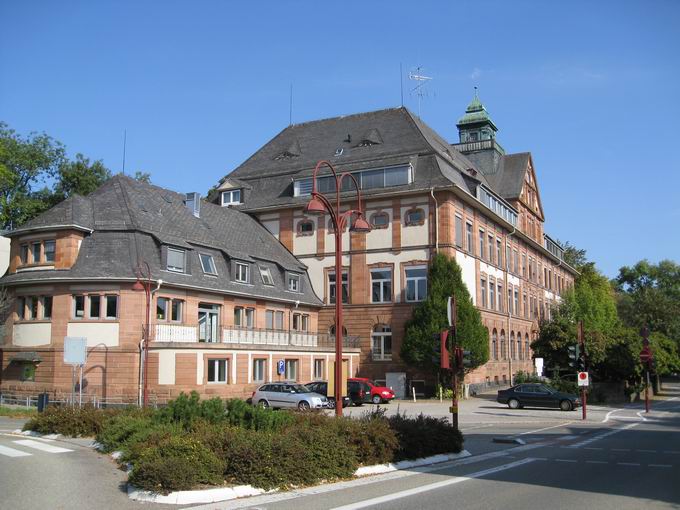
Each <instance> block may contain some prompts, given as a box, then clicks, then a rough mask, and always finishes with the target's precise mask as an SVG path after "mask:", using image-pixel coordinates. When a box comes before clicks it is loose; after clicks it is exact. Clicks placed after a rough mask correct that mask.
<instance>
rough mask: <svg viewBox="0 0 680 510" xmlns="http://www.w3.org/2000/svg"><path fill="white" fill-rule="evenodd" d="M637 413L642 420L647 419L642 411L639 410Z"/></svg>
mask: <svg viewBox="0 0 680 510" xmlns="http://www.w3.org/2000/svg"><path fill="white" fill-rule="evenodd" d="M635 414H636V415H638V416H639V417H640V418H641V419H642V421H647V418H645V417H644V416H642V411H639V412H637V413H635Z"/></svg>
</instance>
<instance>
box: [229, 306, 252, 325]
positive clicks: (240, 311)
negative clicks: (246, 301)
mask: <svg viewBox="0 0 680 510" xmlns="http://www.w3.org/2000/svg"><path fill="white" fill-rule="evenodd" d="M234 326H236V327H237V328H250V329H252V328H253V327H254V326H255V309H254V308H244V307H242V306H237V307H236V308H234Z"/></svg>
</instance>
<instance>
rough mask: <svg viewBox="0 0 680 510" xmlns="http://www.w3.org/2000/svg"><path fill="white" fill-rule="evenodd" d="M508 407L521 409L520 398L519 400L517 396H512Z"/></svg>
mask: <svg viewBox="0 0 680 510" xmlns="http://www.w3.org/2000/svg"><path fill="white" fill-rule="evenodd" d="M508 407H509V408H510V409H519V400H517V399H516V398H511V399H510V400H508Z"/></svg>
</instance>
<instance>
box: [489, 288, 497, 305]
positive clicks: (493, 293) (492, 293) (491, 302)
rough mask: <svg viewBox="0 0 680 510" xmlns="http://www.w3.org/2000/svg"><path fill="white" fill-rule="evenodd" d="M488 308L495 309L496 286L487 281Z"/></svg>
mask: <svg viewBox="0 0 680 510" xmlns="http://www.w3.org/2000/svg"><path fill="white" fill-rule="evenodd" d="M489 308H492V309H494V310H495V309H496V286H495V285H494V284H493V282H492V281H489Z"/></svg>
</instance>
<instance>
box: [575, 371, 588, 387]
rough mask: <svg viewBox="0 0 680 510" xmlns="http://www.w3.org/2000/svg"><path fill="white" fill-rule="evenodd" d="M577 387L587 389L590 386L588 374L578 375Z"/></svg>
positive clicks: (580, 373) (581, 373)
mask: <svg viewBox="0 0 680 510" xmlns="http://www.w3.org/2000/svg"><path fill="white" fill-rule="evenodd" d="M578 385H579V386H585V387H588V386H589V385H590V378H589V377H588V372H579V373H578Z"/></svg>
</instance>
